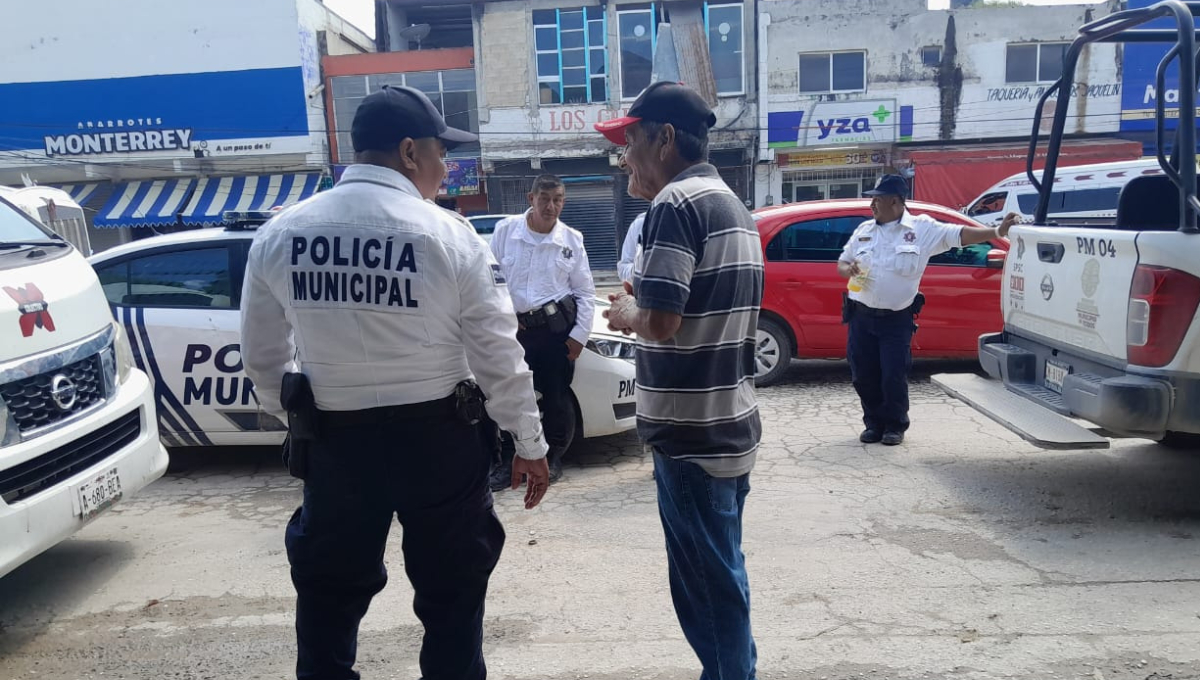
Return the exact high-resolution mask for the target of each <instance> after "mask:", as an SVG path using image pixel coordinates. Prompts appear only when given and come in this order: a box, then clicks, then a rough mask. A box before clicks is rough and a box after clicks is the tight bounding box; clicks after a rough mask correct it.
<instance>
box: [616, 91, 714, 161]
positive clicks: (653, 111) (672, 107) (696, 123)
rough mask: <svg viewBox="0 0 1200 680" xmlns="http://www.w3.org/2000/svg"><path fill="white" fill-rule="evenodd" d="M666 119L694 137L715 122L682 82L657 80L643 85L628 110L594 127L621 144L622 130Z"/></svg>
mask: <svg viewBox="0 0 1200 680" xmlns="http://www.w3.org/2000/svg"><path fill="white" fill-rule="evenodd" d="M643 120H645V121H650V122H653V123H670V124H671V125H673V126H674V127H675V129H676V130H683V131H684V132H690V133H692V134H693V135H696V136H697V137H706V136H708V129H709V128H711V127H712V126H714V125H716V124H717V115H716V114H715V113H713V112H712V109H710V108H708V103H707V102H705V101H704V99H703V98H702V97H701V96H700V95H699V94H697V93H696V91H695V90H693V89H692V88H690V87H688V86H687V85H684V84H683V83H672V82H668V81H665V80H664V81H661V82H657V83H654V84H653V85H651V86H650V87H648V88H646V89H645V90H644V91H643V92H642V93H641V94H640V95H638V98H637V100H635V101H634V102H633V106H630V107H629V113H628V114H626V115H625V116H623V117H621V118H614V119H612V120H606V121H604V122H602V123H596V126H595V127H596V129H597V130H599V131H600V133H601V134H603V135H604V136H605V137H607V138H608V140H609V141H610V142H612V143H614V144H620V145H621V146H625V130H626V129H627V128H628V127H629V126H630V125H633V124H634V123H637V122H640V121H643Z"/></svg>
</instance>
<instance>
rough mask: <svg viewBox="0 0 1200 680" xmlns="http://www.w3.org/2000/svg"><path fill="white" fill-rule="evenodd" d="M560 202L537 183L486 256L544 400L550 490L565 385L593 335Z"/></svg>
mask: <svg viewBox="0 0 1200 680" xmlns="http://www.w3.org/2000/svg"><path fill="white" fill-rule="evenodd" d="M565 201H566V189H565V187H564V186H563V182H562V180H561V179H559V178H558V177H555V176H554V175H541V176H539V177H538V178H537V179H535V180H534V181H533V188H532V190H531V191H530V192H529V205H530V208H529V210H526V211H525V213H524V214H523V215H514V216H513V217H509V218H506V219H503V220H500V222H498V223H496V231H495V233H493V234H492V253H493V254H494V255H495V256H496V260H497V261H498V262H499V263H500V269H501V271H502V272H503V274H504V277H505V278H506V279H507V280H508V292H509V294H511V295H512V300H513V306H514V307H515V308H516V310H517V321H518V322H519V323H520V328H521V330H520V331H519V332H518V333H517V340H520V341H521V346H522V347H524V348H525V361H526V363H528V364H529V368H531V369H532V370H533V385H534V387H535V388H536V389H537V391H538V392H539V393H541V395H542V413H543V419H542V426H543V427H544V428H545V430H546V443H547V444H549V445H550V453H549V456H548V458H549V461H550V482H551V483H554V482H556V481H558V479H559V478H560V477H562V458H563V455H564V454H565V453H566V451H567V448H568V447H570V446H571V440H572V439H574V437H575V406H574V404H573V403H572V401H571V380H572V378H573V377H574V375H575V360H576V359H577V358H579V353H580V352H582V351H583V346H584V345H585V344H587V340H588V335H590V334H591V332H592V310H593V308H594V306H595V297H596V286H595V284H594V283H593V282H592V270H591V267H590V266H589V265H588V258H587V252H586V251H585V250H584V248H583V234H581V233H579V232H578V231H576V230H574V229H572V228H570V227H568V226H567V225H565V224H563V223H562V221H561V220H560V219H559V215H561V214H562V209H563V204H564V202H565ZM505 451H506V453H505V455H504V456H503V457H502V460H501V464H500V465H499V466H497V467H496V470H495V472H493V473H492V489H498V488H503V487H504V486H507V485H508V481H507V480H508V479H509V478H510V477H511V476H512V474H511V473H510V472H509V471H508V465H509V460H508V455H507V447H505Z"/></svg>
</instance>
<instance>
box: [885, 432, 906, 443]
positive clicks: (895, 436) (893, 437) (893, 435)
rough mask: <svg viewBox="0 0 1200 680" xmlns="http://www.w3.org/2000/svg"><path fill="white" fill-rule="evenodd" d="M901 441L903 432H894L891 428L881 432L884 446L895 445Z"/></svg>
mask: <svg viewBox="0 0 1200 680" xmlns="http://www.w3.org/2000/svg"><path fill="white" fill-rule="evenodd" d="M902 441H904V433H903V432H896V431H895V430H891V431H888V432H884V433H883V445H884V446H896V445H897V444H899V443H900V442H902Z"/></svg>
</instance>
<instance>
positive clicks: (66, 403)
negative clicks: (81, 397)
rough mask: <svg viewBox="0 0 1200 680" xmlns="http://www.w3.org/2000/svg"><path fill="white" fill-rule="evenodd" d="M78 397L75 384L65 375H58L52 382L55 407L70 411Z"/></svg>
mask: <svg viewBox="0 0 1200 680" xmlns="http://www.w3.org/2000/svg"><path fill="white" fill-rule="evenodd" d="M77 396H78V393H77V391H76V390H75V383H73V382H71V379H70V378H68V377H67V376H65V375H63V374H61V373H60V374H58V375H56V376H54V378H53V379H52V380H51V381H50V398H51V399H53V400H54V405H55V406H57V407H58V408H59V410H62V411H70V410H71V407H72V406H74V405H75V398H76V397H77Z"/></svg>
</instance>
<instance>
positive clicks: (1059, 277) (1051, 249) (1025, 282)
mask: <svg viewBox="0 0 1200 680" xmlns="http://www.w3.org/2000/svg"><path fill="white" fill-rule="evenodd" d="M1137 235H1138V233H1137V232H1134V231H1118V230H1115V229H1113V230H1109V229H1095V228H1071V227H1033V226H1018V227H1014V228H1013V230H1012V232H1011V233H1010V235H1009V239H1010V241H1011V242H1012V250H1011V251H1010V254H1009V258H1008V261H1007V263H1006V265H1005V272H1004V277H1005V285H1004V287H1003V289H1002V296H1003V302H1002V305H1003V309H1004V326H1005V330H1007V331H1009V332H1013V333H1016V334H1017V335H1023V336H1029V337H1041V338H1043V339H1046V340H1049V341H1052V342H1053V343H1054V344H1056V345H1058V346H1063V347H1064V349H1065V348H1067V347H1071V348H1078V349H1082V350H1086V351H1089V352H1094V353H1097V354H1100V355H1103V356H1105V357H1112V358H1115V359H1118V360H1121V361H1124V360H1125V359H1126V316H1127V314H1128V308H1129V289H1130V286H1131V285H1132V282H1133V274H1134V270H1135V269H1136V268H1137V264H1138V253H1137V246H1136V243H1135V241H1136V239H1137Z"/></svg>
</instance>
